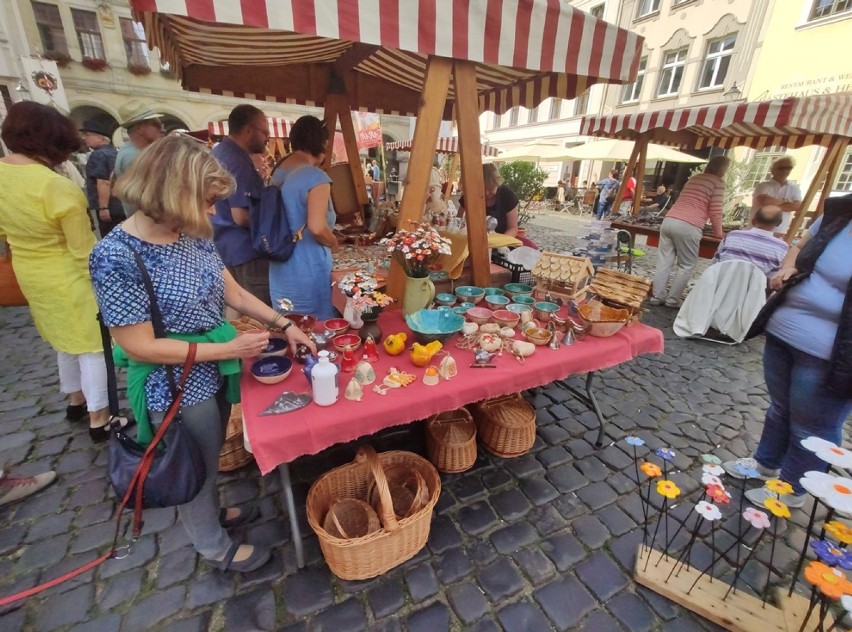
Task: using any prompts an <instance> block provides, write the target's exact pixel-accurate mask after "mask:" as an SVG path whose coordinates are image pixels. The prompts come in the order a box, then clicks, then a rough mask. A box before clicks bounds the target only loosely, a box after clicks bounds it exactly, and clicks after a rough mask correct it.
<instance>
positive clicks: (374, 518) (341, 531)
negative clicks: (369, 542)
mask: <svg viewBox="0 0 852 632" xmlns="http://www.w3.org/2000/svg"><path fill="white" fill-rule="evenodd" d="M322 527H323V529H325V531H326V533H328V534H329V535H331V536H334V537H335V538H342V539H350V538H363V537H364V536H366V535H369V534H371V533H375V532H376V531H378V530H379V529H381V528H382V524H381V522H379V516H378V515H377V514H376V511H375V510H374V509H373V508H372V507H370V505H368V504H367V503H365V502H364V501H363V500H358V499H357V498H344V499H343V500H338V501H337V502H336V503H332V505H331V507H329V509H328V512H327V513H326V514H325V519H324V520H323V525H322Z"/></svg>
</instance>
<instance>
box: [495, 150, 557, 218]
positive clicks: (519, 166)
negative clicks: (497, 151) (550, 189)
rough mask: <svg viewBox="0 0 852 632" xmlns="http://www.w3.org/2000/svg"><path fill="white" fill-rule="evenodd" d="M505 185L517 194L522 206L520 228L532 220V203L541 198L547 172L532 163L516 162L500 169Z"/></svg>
mask: <svg viewBox="0 0 852 632" xmlns="http://www.w3.org/2000/svg"><path fill="white" fill-rule="evenodd" d="M500 175H501V176H503V180H504V183H505V184H506V185H507V186H508V187H509V188H510V189H512V191H514V192H515V195H517V196H518V199H519V200H521V204H520V205H519V208H518V226H523V225H524V224H526V223H527V222H528V221H529V220H530V219H531V218H532V215H533V214H532V212H531V211H530V202H532V201H533V200H534V198H536V197H541V195H542V193H543V192H544V187H543V185H544V181H545V180H546V179H547V172H546V171H544V170H543V169H539V168H538V167H537V166H536V165H534V164H533V163H531V162H525V161H522V160H516V161H514V162H507V163H506V164H504V165H503V166H502V167H500Z"/></svg>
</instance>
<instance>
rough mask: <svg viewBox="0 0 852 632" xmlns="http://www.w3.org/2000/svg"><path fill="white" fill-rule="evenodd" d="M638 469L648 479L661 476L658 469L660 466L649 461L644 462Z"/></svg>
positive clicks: (660, 471)
mask: <svg viewBox="0 0 852 632" xmlns="http://www.w3.org/2000/svg"><path fill="white" fill-rule="evenodd" d="M639 469H641V470H642V471H643V472H644V473H645V475H646V476H648V477H650V478H656V477H658V476H662V475H663V470H661V469H660V466H659V465H657V464H655V463H651V462H650V461H645V462H644V463H643V464H642V465H640V466H639Z"/></svg>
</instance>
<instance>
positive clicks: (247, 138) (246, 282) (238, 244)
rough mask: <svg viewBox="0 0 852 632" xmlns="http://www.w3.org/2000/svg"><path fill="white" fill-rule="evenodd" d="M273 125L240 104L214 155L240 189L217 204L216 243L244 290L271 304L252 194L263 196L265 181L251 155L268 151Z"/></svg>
mask: <svg viewBox="0 0 852 632" xmlns="http://www.w3.org/2000/svg"><path fill="white" fill-rule="evenodd" d="M268 140H269V122H268V121H267V120H266V115H265V114H264V113H263V111H262V110H260V109H258V108H256V107H254V106H253V105H247V104H246V105H238V106H237V107H235V108H234V109H233V110H231V114H230V115H229V116H228V136H226V137H225V138H224V139H223V140H222V142H221V143H219V144H218V145H216V147H214V148H213V155H214V156H215V157H216V159H217V160H218V161H219V162H221V163H222V164H223V165H224V167H225V168H226V169H227V170H228V171H229V172H230V174H231V175H232V176H234V180H236V181H237V188H236V189H235V190H234V192H233V193H232V194H231V195H230V196H229V197H227V198H225V199H224V200H217V201H216V214H215V215H214V216H213V241H214V242H215V243H216V248H217V250H218V251H219V255H220V256H221V257H222V261H223V262H224V263H225V267H227V268H228V271H229V272H230V273H231V274H232V275H233V277H234V279H236V281H237V283H239V284H240V285H241V286H242V287H244V288H246V289H247V290H248V291H249V292H251V293H252V294H254V295H255V296H256V297H258V298H259V299H260V300H262V301H264V302H265V303H267V304H269V302H270V298H269V261H267V260H266V259H263V258H261V257H260V256H259V255H258V253H257V251H256V250H255V249H254V248H253V247H252V245H251V233H250V231H249V199H248V195H249V194H250V193H251V194H259V193H260V191H261V189H262V188H263V180H262V179H261V177H260V174H258V172H257V170H256V169H255V166H254V163H253V162H252V159H251V155H252V154H254V153H258V152H265V151H266V142H267V141H268Z"/></svg>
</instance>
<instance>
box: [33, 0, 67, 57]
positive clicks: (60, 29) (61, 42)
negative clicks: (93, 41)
mask: <svg viewBox="0 0 852 632" xmlns="http://www.w3.org/2000/svg"><path fill="white" fill-rule="evenodd" d="M42 8H44V9H46V10H47V12H50V13H51V15H50V16H49V18H50V22H43V21H42V19H41V18H40V17H39V14H40V13H41V11H39V9H42ZM32 10H33V17H34V18H35V21H36V28H37V29H38V35H39V41H40V42H41V45H42V46H43V47H44V52H46V53H47V52H51V53H62V54H64V55H67V54H68V37H67V36H66V35H65V28H64V26H63V24H62V14H61V13H60V11H59V7H58V6H57V5H55V4H53V3H51V2H39V1H36V2H33V3H32ZM53 19H58V23H54V22H53ZM45 35H47V36H48V37H49V38H50V43H51V44H52V45H53V46H48V45H47V42H45Z"/></svg>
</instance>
